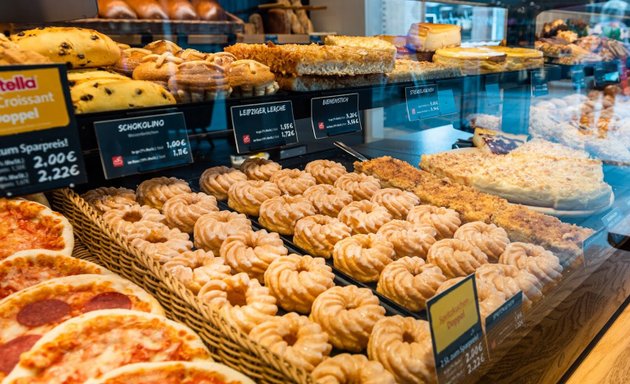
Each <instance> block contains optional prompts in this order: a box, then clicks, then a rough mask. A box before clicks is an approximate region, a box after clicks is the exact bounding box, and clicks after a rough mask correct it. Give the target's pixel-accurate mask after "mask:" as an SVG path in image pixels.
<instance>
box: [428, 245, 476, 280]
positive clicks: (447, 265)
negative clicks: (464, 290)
mask: <svg viewBox="0 0 630 384" xmlns="http://www.w3.org/2000/svg"><path fill="white" fill-rule="evenodd" d="M427 261H428V262H429V263H431V264H434V265H437V266H438V267H440V269H441V270H442V272H444V275H446V277H449V278H453V277H461V276H468V275H470V274H471V273H473V272H475V270H476V269H477V268H479V267H480V266H481V265H482V264H486V263H487V262H488V256H486V254H485V253H483V252H481V251H480V250H479V248H477V247H475V246H474V245H472V244H469V243H467V242H465V241H462V240H457V239H444V240H440V241H438V242H436V243H435V244H433V245H432V246H431V248H429V253H428V254H427Z"/></svg>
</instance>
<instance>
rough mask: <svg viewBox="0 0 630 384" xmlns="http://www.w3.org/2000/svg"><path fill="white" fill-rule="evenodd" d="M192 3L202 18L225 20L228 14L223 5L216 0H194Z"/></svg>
mask: <svg viewBox="0 0 630 384" xmlns="http://www.w3.org/2000/svg"><path fill="white" fill-rule="evenodd" d="M192 5H193V7H195V10H196V11H197V14H198V15H199V17H200V18H201V20H207V21H225V20H227V15H226V14H225V11H224V10H223V7H221V5H220V4H219V3H217V2H216V1H215V0H192Z"/></svg>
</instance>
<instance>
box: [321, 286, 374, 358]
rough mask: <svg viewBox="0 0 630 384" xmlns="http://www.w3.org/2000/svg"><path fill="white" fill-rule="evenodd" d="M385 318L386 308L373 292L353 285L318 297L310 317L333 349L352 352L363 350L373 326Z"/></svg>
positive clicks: (332, 289) (334, 288)
mask: <svg viewBox="0 0 630 384" xmlns="http://www.w3.org/2000/svg"><path fill="white" fill-rule="evenodd" d="M384 317H385V308H383V307H381V305H380V304H379V301H378V298H377V297H376V296H374V294H373V293H372V291H371V290H370V289H368V288H359V287H356V286H354V285H348V286H345V287H332V288H330V289H329V290H327V291H326V292H324V293H322V294H321V295H319V296H318V297H317V299H315V301H314V302H313V307H312V309H311V315H310V319H311V320H313V321H315V322H316V323H318V324H319V325H320V326H321V327H322V329H323V330H324V332H326V333H328V336H329V337H330V343H331V344H332V345H333V346H334V347H335V348H339V349H343V350H346V351H351V352H361V351H362V350H363V349H365V347H366V346H367V343H368V339H369V337H370V334H371V333H372V328H373V327H374V324H376V322H377V321H379V320H380V319H382V318H384Z"/></svg>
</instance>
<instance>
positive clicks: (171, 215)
mask: <svg viewBox="0 0 630 384" xmlns="http://www.w3.org/2000/svg"><path fill="white" fill-rule="evenodd" d="M218 210H219V208H218V207H217V199H215V198H214V196H210V195H206V194H205V193H182V194H179V195H176V196H173V197H171V198H170V199H168V200H166V203H164V206H162V212H163V213H164V216H165V217H166V224H167V225H168V226H169V227H171V228H177V229H179V230H181V231H182V232H186V233H189V234H192V233H193V230H194V228H195V223H196V222H197V220H198V219H199V218H200V217H201V216H203V215H205V214H206V213H210V212H216V211H218Z"/></svg>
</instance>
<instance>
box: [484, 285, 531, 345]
mask: <svg viewBox="0 0 630 384" xmlns="http://www.w3.org/2000/svg"><path fill="white" fill-rule="evenodd" d="M524 323H525V322H524V319H523V292H518V293H517V294H516V295H514V296H512V298H510V299H509V300H508V301H506V302H505V303H503V305H501V306H500V307H499V308H497V309H496V310H495V311H494V312H492V313H491V314H490V315H489V316H488V317H486V340H487V342H488V350H489V351H490V353H494V352H495V351H497V350H498V349H499V348H500V346H501V344H502V343H503V342H504V341H505V340H506V339H507V338H508V336H510V334H512V333H513V332H514V331H515V330H517V329H519V328H521V327H522V326H523V325H524Z"/></svg>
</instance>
